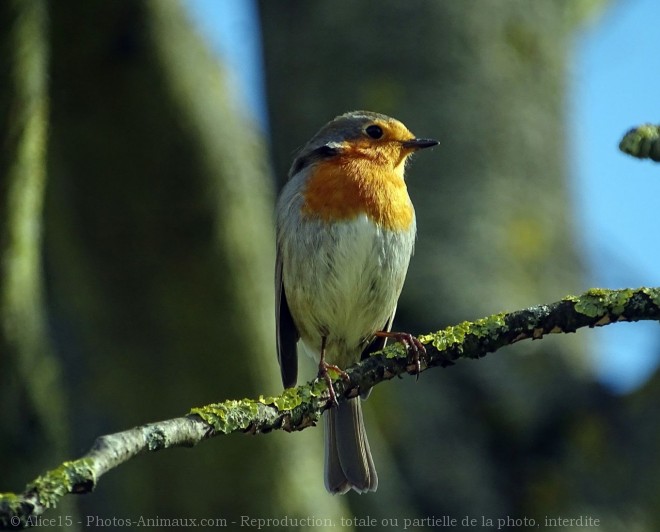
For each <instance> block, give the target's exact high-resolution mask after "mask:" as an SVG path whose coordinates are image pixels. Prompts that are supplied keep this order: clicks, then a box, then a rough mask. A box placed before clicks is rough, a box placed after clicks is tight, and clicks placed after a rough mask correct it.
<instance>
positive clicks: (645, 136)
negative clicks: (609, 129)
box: [619, 124, 660, 162]
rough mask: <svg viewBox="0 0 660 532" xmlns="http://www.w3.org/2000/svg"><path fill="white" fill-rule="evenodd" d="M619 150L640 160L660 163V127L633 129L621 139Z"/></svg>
mask: <svg viewBox="0 0 660 532" xmlns="http://www.w3.org/2000/svg"><path fill="white" fill-rule="evenodd" d="M619 149H620V150H621V151H622V152H623V153H627V154H628V155H632V156H633V157H637V158H638V159H651V160H653V161H656V162H660V126H654V125H653V124H643V125H641V126H639V127H636V128H633V129H631V130H630V131H628V132H627V133H626V134H625V135H624V136H623V138H622V139H621V142H620V143H619Z"/></svg>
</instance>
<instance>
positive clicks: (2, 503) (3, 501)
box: [0, 493, 23, 514]
mask: <svg viewBox="0 0 660 532" xmlns="http://www.w3.org/2000/svg"><path fill="white" fill-rule="evenodd" d="M22 504H23V498H22V497H19V496H18V495H16V494H15V493H0V507H2V508H6V509H7V510H8V511H9V513H11V514H16V513H18V511H19V510H20V509H21V505H22Z"/></svg>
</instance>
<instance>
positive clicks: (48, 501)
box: [26, 458, 94, 508]
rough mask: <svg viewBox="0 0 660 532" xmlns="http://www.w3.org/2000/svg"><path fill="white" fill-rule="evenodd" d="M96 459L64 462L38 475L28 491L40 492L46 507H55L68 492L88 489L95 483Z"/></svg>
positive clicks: (28, 487)
mask: <svg viewBox="0 0 660 532" xmlns="http://www.w3.org/2000/svg"><path fill="white" fill-rule="evenodd" d="M93 465H94V460H93V459H91V458H81V459H79V460H74V461H72V462H64V463H63V464H62V465H60V466H59V467H57V468H56V469H51V470H50V471H48V472H47V473H46V474H44V475H41V476H40V477H37V478H36V479H35V480H34V481H33V482H31V483H30V484H28V485H27V488H26V489H27V491H29V492H31V491H34V492H36V493H37V494H38V496H39V500H40V501H41V503H42V504H43V505H44V506H45V507H46V508H55V507H56V506H57V502H58V501H59V500H60V498H62V497H63V496H64V495H66V494H67V493H79V492H82V491H88V490H89V489H91V487H92V486H93V485H94V471H93Z"/></svg>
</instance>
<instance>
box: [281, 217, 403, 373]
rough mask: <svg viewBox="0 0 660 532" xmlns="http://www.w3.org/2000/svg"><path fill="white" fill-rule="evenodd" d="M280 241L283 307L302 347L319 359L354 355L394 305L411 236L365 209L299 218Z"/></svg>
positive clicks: (343, 361)
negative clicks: (328, 217) (347, 216)
mask: <svg viewBox="0 0 660 532" xmlns="http://www.w3.org/2000/svg"><path fill="white" fill-rule="evenodd" d="M302 226H303V227H304V228H305V229H304V230H301V226H298V228H297V230H296V231H295V232H294V233H291V232H289V233H287V234H294V235H295V238H294V239H288V240H287V241H285V242H280V245H281V246H282V256H283V283H284V290H285V292H286V296H287V300H288V303H289V308H290V309H291V314H292V316H293V319H294V322H295V323H296V327H297V328H298V331H299V333H300V336H301V339H302V341H303V343H304V346H305V348H306V350H307V351H309V352H311V353H314V354H316V355H318V353H319V352H320V347H321V338H322V337H323V336H325V337H326V360H327V361H328V362H329V363H334V364H338V365H340V366H345V365H348V364H351V363H354V362H356V361H357V360H358V359H359V356H360V353H361V352H362V350H363V349H364V347H366V345H367V343H368V342H369V341H370V340H371V338H372V337H373V334H374V333H375V332H377V331H380V330H382V329H383V327H384V326H385V324H386V323H387V321H388V320H389V319H390V318H391V316H392V315H393V313H394V310H395V309H396V303H397V300H398V297H399V294H400V292H401V288H402V286H403V281H404V279H405V276H406V272H407V270H408V263H409V261H410V256H411V254H412V248H413V243H414V238H415V227H414V224H413V226H412V227H411V229H410V230H409V231H406V232H405V233H401V232H397V233H395V232H392V231H389V230H384V229H382V228H381V227H379V226H378V225H376V224H375V223H374V222H372V221H371V220H370V219H369V218H368V217H367V216H366V215H363V216H359V217H357V218H355V219H353V220H349V221H344V222H338V223H334V224H326V223H323V222H320V221H302Z"/></svg>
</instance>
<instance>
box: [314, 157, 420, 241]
mask: <svg viewBox="0 0 660 532" xmlns="http://www.w3.org/2000/svg"><path fill="white" fill-rule="evenodd" d="M311 172H312V175H311V176H310V178H309V179H308V181H307V184H306V187H305V190H304V191H303V196H304V198H305V202H304V204H303V214H304V215H306V216H309V217H316V218H320V219H322V220H326V221H340V220H350V219H353V218H355V217H356V216H359V215H361V214H366V215H367V216H368V217H369V218H371V220H373V221H374V222H376V223H378V224H379V225H381V226H383V227H385V228H386V229H390V230H406V229H409V228H410V226H411V224H412V221H413V216H414V211H413V207H412V203H411V202H410V198H409V197H408V190H407V189H406V183H405V182H404V180H403V178H402V177H401V176H400V175H399V174H397V172H396V171H394V170H393V169H392V168H388V167H385V166H383V165H381V164H378V163H377V161H372V160H368V159H362V158H348V157H341V156H340V157H335V158H332V159H330V160H328V161H322V162H319V163H317V164H316V165H315V166H314V167H313V168H312V169H311Z"/></svg>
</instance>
